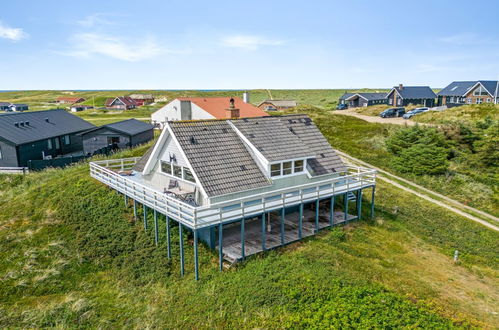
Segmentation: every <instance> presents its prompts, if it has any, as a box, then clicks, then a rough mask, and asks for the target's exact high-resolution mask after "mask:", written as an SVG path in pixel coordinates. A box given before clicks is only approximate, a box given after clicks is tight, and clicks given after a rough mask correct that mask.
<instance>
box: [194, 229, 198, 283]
mask: <svg viewBox="0 0 499 330" xmlns="http://www.w3.org/2000/svg"><path fill="white" fill-rule="evenodd" d="M194 277H195V278H196V281H199V261H198V231H197V229H194Z"/></svg>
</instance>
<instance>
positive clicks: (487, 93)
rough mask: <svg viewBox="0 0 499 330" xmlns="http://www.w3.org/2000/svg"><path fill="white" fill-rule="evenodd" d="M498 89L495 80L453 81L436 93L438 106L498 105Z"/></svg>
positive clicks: (497, 83) (498, 82)
mask: <svg viewBox="0 0 499 330" xmlns="http://www.w3.org/2000/svg"><path fill="white" fill-rule="evenodd" d="M498 88H499V81H497V80H474V81H454V82H452V83H451V84H450V85H448V86H447V87H445V88H444V89H442V90H441V91H440V92H438V93H437V95H438V105H447V106H449V107H452V106H458V105H463V104H480V103H495V104H498V103H499V94H498Z"/></svg>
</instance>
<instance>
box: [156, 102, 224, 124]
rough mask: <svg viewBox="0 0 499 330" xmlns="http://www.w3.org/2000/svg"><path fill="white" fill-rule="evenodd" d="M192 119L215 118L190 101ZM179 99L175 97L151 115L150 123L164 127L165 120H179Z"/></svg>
mask: <svg viewBox="0 0 499 330" xmlns="http://www.w3.org/2000/svg"><path fill="white" fill-rule="evenodd" d="M191 111H192V119H193V120H196V119H215V117H214V116H212V115H211V114H209V113H208V112H206V111H205V110H203V109H202V108H200V107H199V106H197V105H196V104H195V103H192V102H191ZM180 116H181V112H180V100H178V99H175V100H173V101H171V102H170V103H168V104H167V105H165V106H164V107H162V108H161V109H159V110H157V111H156V112H154V113H153V114H152V115H151V123H152V124H153V125H154V124H155V123H158V124H159V127H160V128H163V127H164V124H165V123H166V122H167V121H175V120H181V117H180Z"/></svg>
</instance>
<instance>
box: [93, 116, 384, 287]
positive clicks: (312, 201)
mask: <svg viewBox="0 0 499 330" xmlns="http://www.w3.org/2000/svg"><path fill="white" fill-rule="evenodd" d="M134 163H135V165H132V164H134ZM132 166H133V167H132ZM132 168H133V171H131V170H130V169H132ZM90 173H91V175H92V177H94V178H96V179H97V180H100V181H101V182H103V183H105V184H106V185H109V186H110V187H112V188H114V189H117V190H118V191H119V192H121V193H123V194H124V195H125V196H126V198H125V201H126V200H127V198H131V199H133V202H134V208H135V210H136V211H137V207H136V206H137V203H141V204H142V205H143V208H141V209H142V210H143V211H142V212H141V213H142V214H143V215H144V226H145V228H147V227H148V226H149V225H154V226H155V229H156V230H155V232H156V233H157V228H158V221H157V220H158V219H161V221H164V220H163V219H165V220H166V224H167V226H166V227H167V236H168V239H167V245H168V247H167V248H168V251H170V246H169V242H170V239H169V235H170V234H169V232H170V231H169V228H170V223H171V221H172V220H173V221H174V223H178V225H179V229H180V232H182V230H183V229H188V230H191V231H192V232H193V244H194V269H195V274H196V279H197V278H198V250H197V247H198V240H199V239H201V240H203V241H204V242H206V244H207V245H208V246H209V247H211V248H213V249H217V250H218V252H219V258H220V260H219V261H220V269H221V270H222V269H223V260H224V259H225V260H228V261H229V262H234V261H237V260H242V259H244V258H245V257H246V256H248V255H251V254H255V253H259V252H261V251H265V250H267V249H272V248H276V247H279V246H283V245H286V244H289V243H291V242H294V241H297V240H300V239H302V238H303V237H306V236H310V235H314V234H316V233H317V232H319V230H321V229H324V228H328V227H332V226H334V225H337V224H340V223H348V221H350V220H354V219H358V218H360V214H361V207H362V204H361V203H359V201H361V200H362V194H363V191H365V189H366V188H372V189H370V191H369V192H370V199H371V207H373V206H372V205H373V202H374V186H375V177H376V171H375V170H371V169H366V168H360V167H353V166H349V165H346V164H345V163H343V161H342V160H341V158H340V157H339V156H338V154H337V153H336V151H335V150H334V149H333V148H332V147H331V146H330V145H329V143H328V141H327V140H326V138H325V137H324V136H323V135H322V134H321V132H320V131H319V129H318V128H317V127H316V126H315V124H314V123H313V122H312V120H311V119H310V118H309V117H308V116H307V115H287V116H275V117H274V116H267V117H257V118H243V119H225V120H197V121H173V122H167V123H166V124H165V129H164V130H163V131H162V133H161V135H160V137H159V139H158V141H157V142H156V144H155V145H154V146H153V147H152V148H151V149H149V151H148V152H146V154H145V155H144V156H143V157H142V158H140V159H123V160H120V159H117V160H113V159H110V160H104V161H95V162H92V163H91V165H90ZM350 201H355V204H356V207H355V208H354V207H352V208H350V213H351V214H350V213H349V202H350ZM352 204H353V203H352ZM151 209H152V210H151ZM372 210H373V208H371V212H372ZM148 213H149V214H151V213H152V214H153V218H154V219H155V221H154V223H151V222H149V221H148V219H147V214H148ZM135 214H136V213H135ZM160 215H161V218H159V217H160ZM371 216H372V213H371ZM180 237H183V236H180ZM179 251H180V259H181V263H180V267H181V274H184V254H183V251H184V250H183V239H182V238H181V239H180V249H179ZM168 256H170V252H169V253H168Z"/></svg>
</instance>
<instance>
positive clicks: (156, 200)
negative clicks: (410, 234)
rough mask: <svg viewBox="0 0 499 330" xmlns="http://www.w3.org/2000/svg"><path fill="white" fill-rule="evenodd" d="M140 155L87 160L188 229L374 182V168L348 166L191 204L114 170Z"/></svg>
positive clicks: (100, 175) (103, 177) (101, 176)
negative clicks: (328, 174) (332, 174)
mask: <svg viewBox="0 0 499 330" xmlns="http://www.w3.org/2000/svg"><path fill="white" fill-rule="evenodd" d="M138 159H139V158H127V159H117V160H104V161H95V162H91V163H90V175H91V176H92V177H94V178H95V179H97V180H99V181H101V182H103V183H104V184H106V185H108V186H110V187H112V188H113V189H116V190H118V191H119V192H121V193H123V194H125V195H127V196H129V197H131V198H133V199H134V200H136V201H137V202H139V203H142V204H144V205H146V206H147V207H149V208H153V209H155V210H157V211H158V212H160V213H162V214H165V215H167V216H169V217H172V218H174V219H175V220H177V221H179V222H181V223H182V224H184V225H186V226H188V227H190V228H203V227H209V226H212V225H215V224H218V223H220V222H230V221H233V220H237V219H240V218H242V217H251V216H255V215H258V214H261V213H264V212H270V211H273V210H277V209H281V208H283V207H290V206H294V205H298V204H300V203H305V202H311V201H314V200H317V199H325V198H328V197H331V196H333V195H340V194H344V193H346V192H350V191H356V190H358V189H361V188H366V187H371V186H374V185H375V184H376V170H372V169H369V168H363V167H357V166H347V168H348V174H347V175H343V176H339V177H336V178H329V179H325V180H321V181H316V182H313V183H308V184H304V185H300V186H293V187H288V188H283V189H278V190H273V191H271V192H266V193H260V194H256V195H250V196H245V197H243V198H238V199H232V200H227V201H224V202H219V203H212V204H210V205H206V206H192V205H190V204H187V203H185V202H183V201H181V200H178V199H176V198H174V197H171V196H168V195H165V194H164V193H163V192H161V191H159V190H157V189H155V188H154V187H151V186H149V185H144V184H140V183H138V182H136V181H135V180H133V179H131V178H130V177H127V176H123V175H120V174H118V173H117V171H128V170H131V169H132V167H133V165H134V164H135V163H136V162H137V160H138Z"/></svg>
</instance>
